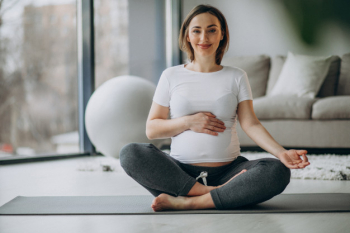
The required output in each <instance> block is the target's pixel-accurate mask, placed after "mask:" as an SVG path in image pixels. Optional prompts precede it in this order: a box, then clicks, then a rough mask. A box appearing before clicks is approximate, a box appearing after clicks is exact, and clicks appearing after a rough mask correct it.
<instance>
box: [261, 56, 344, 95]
mask: <svg viewBox="0 0 350 233" xmlns="http://www.w3.org/2000/svg"><path fill="white" fill-rule="evenodd" d="M348 59H349V60H348V62H349V61H350V54H349V58H348ZM342 60H343V59H342ZM285 61H286V56H282V55H277V56H275V57H273V58H272V59H271V70H270V74H269V79H268V82H267V90H266V94H267V95H268V94H270V93H271V90H272V88H273V87H274V85H275V84H276V82H277V79H278V77H279V75H280V73H281V71H282V68H283V65H284V63H285ZM341 63H342V61H341V59H340V57H339V56H332V58H331V65H330V67H329V71H328V73H327V76H326V78H325V80H324V82H323V84H322V86H321V88H320V90H319V92H318V94H317V96H316V97H327V96H334V95H335V91H336V89H337V85H338V80H339V73H340V64H341ZM348 67H349V68H348V69H349V71H348V77H349V78H348V82H349V83H348V85H349V86H350V62H349V65H348ZM339 81H340V80H339ZM338 89H339V87H338ZM347 90H348V91H349V93H350V87H349V89H347Z"/></svg>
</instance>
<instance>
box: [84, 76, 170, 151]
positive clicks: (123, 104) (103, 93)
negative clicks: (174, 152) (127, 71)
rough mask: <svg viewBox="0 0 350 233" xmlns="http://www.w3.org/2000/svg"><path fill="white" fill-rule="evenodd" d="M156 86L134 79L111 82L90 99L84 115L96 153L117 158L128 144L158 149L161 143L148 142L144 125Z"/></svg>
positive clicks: (137, 78) (95, 92) (114, 79)
mask: <svg viewBox="0 0 350 233" xmlns="http://www.w3.org/2000/svg"><path fill="white" fill-rule="evenodd" d="M155 89H156V86H155V85H154V84H153V83H152V82H150V81H148V80H146V79H144V78H140V77H137V76H131V75H124V76H119V77H115V78H112V79H110V80H108V81H106V82H104V83H103V84H102V85H101V86H99V87H98V88H97V89H96V90H95V91H94V93H93V94H92V95H91V97H90V99H89V101H88V104H87V106H86V111H85V127H86V131H87V134H88V136H89V138H90V140H91V142H92V144H93V145H94V146H95V147H96V150H97V151H100V152H101V153H102V154H104V155H106V156H110V157H114V158H119V151H120V150H121V148H122V147H123V146H124V145H126V144H128V143H131V142H139V143H153V144H154V145H155V146H157V147H159V146H160V145H161V144H162V142H163V141H164V140H159V139H158V140H152V141H150V140H149V139H148V138H147V136H146V121H147V117H148V114H149V110H150V107H151V105H152V98H153V95H154V92H155Z"/></svg>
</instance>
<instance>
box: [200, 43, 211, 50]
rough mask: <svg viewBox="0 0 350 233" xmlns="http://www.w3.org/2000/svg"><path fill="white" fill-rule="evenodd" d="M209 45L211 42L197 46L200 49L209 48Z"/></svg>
mask: <svg viewBox="0 0 350 233" xmlns="http://www.w3.org/2000/svg"><path fill="white" fill-rule="evenodd" d="M210 46H211V44H210V45H200V44H199V45H198V47H199V48H201V49H207V48H209V47H210Z"/></svg>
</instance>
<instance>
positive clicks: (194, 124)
mask: <svg viewBox="0 0 350 233" xmlns="http://www.w3.org/2000/svg"><path fill="white" fill-rule="evenodd" d="M187 124H188V127H189V129H190V130H192V131H194V132H197V133H206V134H210V135H214V136H217V135H219V134H218V133H217V132H223V131H224V130H225V129H226V126H225V123H224V122H223V121H221V120H219V119H217V118H216V116H215V115H214V114H212V113H211V112H199V113H196V114H193V115H189V116H188V118H187Z"/></svg>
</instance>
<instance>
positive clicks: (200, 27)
mask: <svg viewBox="0 0 350 233" xmlns="http://www.w3.org/2000/svg"><path fill="white" fill-rule="evenodd" d="M213 26H215V27H217V25H216V24H212V25H209V26H208V27H207V28H210V27H213ZM192 28H201V27H200V26H194V27H192Z"/></svg>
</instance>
